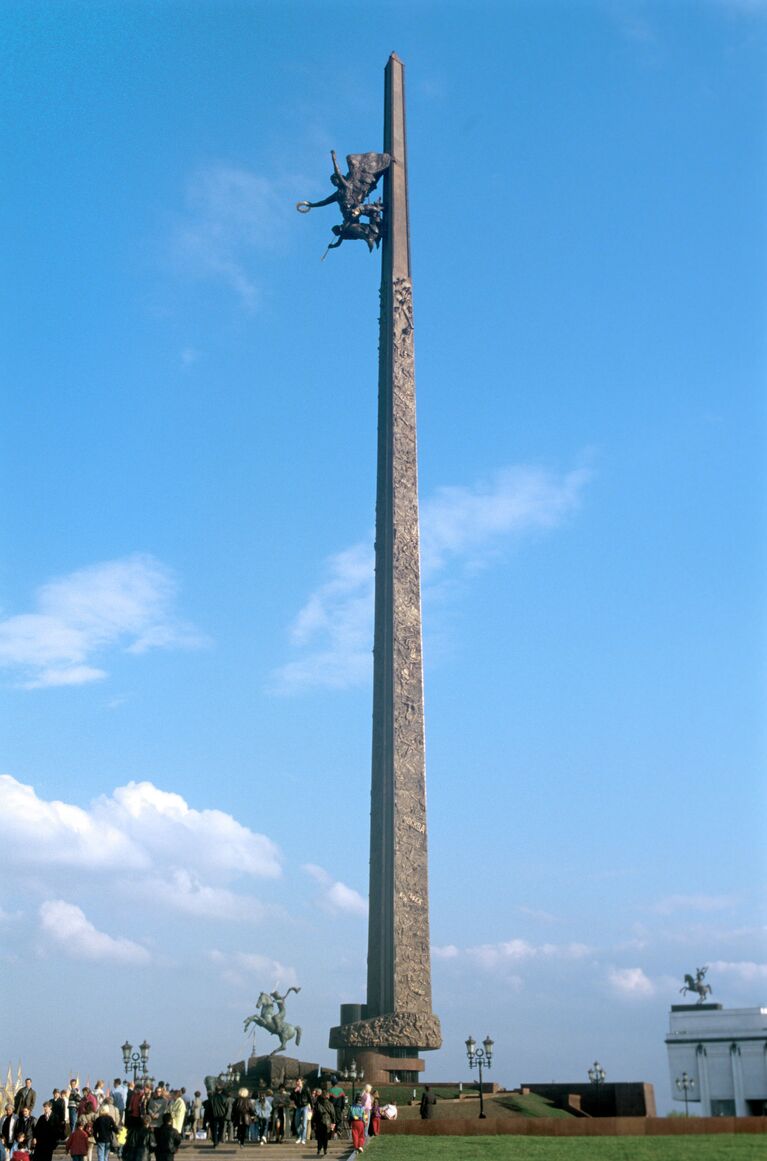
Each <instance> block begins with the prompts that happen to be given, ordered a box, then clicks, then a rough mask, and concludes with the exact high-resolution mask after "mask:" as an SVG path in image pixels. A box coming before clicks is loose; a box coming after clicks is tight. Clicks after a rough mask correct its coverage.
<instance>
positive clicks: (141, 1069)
mask: <svg viewBox="0 0 767 1161" xmlns="http://www.w3.org/2000/svg"><path fill="white" fill-rule="evenodd" d="M151 1047H152V1046H151V1044H147V1042H146V1040H145V1041H144V1043H143V1044H139V1047H138V1052H134V1051H133V1045H132V1044H131V1043H130V1042H129V1041H128V1040H126V1041H125V1043H124V1044H123V1046H122V1048H121V1049H120V1051H121V1052H122V1054H123V1065H124V1066H125V1076H126V1078H127V1076H128V1073H129V1072H133V1080H134V1082H135V1081H137V1080H138V1079H139V1077H140V1078H141V1079H142V1080H144V1079H145V1078H146V1077H147V1076H148V1075H149V1067H148V1066H149V1049H150V1048H151Z"/></svg>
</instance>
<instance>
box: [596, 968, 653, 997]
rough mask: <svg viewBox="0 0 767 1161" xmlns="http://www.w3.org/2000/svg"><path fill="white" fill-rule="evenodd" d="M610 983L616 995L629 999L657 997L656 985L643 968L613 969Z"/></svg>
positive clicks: (609, 972)
mask: <svg viewBox="0 0 767 1161" xmlns="http://www.w3.org/2000/svg"><path fill="white" fill-rule="evenodd" d="M607 979H608V982H609V984H610V986H611V988H612V989H613V992H615V994H616V995H618V996H621V997H624V998H627V999H645V998H647V997H649V996H654V995H655V985H654V984H653V982H652V980H650V979H649V977H648V976H646V975H645V973H644V972H643V971H642V969H641V968H638V967H633V968H611V969H610V970H609V971H608V973H607Z"/></svg>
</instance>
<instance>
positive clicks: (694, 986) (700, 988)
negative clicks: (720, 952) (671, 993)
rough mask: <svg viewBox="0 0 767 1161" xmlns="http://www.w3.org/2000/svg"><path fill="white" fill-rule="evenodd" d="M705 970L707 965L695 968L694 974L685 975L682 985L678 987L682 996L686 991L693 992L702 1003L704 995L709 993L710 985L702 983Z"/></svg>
mask: <svg viewBox="0 0 767 1161" xmlns="http://www.w3.org/2000/svg"><path fill="white" fill-rule="evenodd" d="M707 971H708V967H702V968H696V970H695V975H694V976H691V975H685V977H684V985H683V986H682V987H681V988H680V989H679V991H680V992H681V994H682V995H683V996H684V995H686V994H687V992H695V993H697V996H698V1000H697V1002H698V1003H699V1004H702V1003H703V1001H704V1000H705V998H706V996H710V995H711V985H710V984H704V983H703V980H704V978H705V975H706V972H707Z"/></svg>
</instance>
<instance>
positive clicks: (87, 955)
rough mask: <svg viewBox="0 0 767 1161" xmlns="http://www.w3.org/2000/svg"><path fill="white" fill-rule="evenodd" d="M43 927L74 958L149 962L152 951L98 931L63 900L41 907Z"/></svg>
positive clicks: (54, 942)
mask: <svg viewBox="0 0 767 1161" xmlns="http://www.w3.org/2000/svg"><path fill="white" fill-rule="evenodd" d="M39 914H40V927H41V930H42V932H43V934H44V935H45V936H47V938H48V939H49V940H50V941H51V943H53V944H55V946H56V948H57V950H58V951H59V952H63V953H64V954H65V955H68V956H71V957H72V958H73V959H88V960H107V961H110V962H112V963H128V964H138V965H141V964H147V963H149V960H150V955H149V952H148V951H147V949H146V948H145V947H142V946H141V944H139V943H134V942H133V940H131V939H123V938H115V937H114V936H112V935H107V934H106V933H105V932H103V931H98V930H97V929H96V928H95V927H94V925H93V924H92V923H91V922H90V920H89V919H87V918H86V916H85V914H84V912H83V911H82V910H81V909H80V908H79V907H76V906H75V905H74V904H73V903H66V902H65V901H64V900H63V899H48V900H46V901H45V902H44V903H43V904H42V905H41V906H40V912H39Z"/></svg>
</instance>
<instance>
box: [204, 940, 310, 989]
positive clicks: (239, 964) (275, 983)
mask: <svg viewBox="0 0 767 1161" xmlns="http://www.w3.org/2000/svg"><path fill="white" fill-rule="evenodd" d="M208 956H209V959H210V960H211V962H212V963H213V964H215V965H216V967H217V968H218V969H219V970H220V972H221V979H222V981H223V982H224V983H225V984H227V985H229V986H230V987H233V988H238V989H245V988H248V989H249V990H253V986H254V980H255V981H258V983H257V985H256V986H257V987H258V989H259V991H260V990H261V988H262V987H263V988H265V989H266V990H272V991H276V990H277V989H281V990H282V991H283V992H284V990H285V988H294V987H296V986H297V976H296V972H295V969H294V968H292V967H286V965H285V964H283V963H280V961H279V960H276V959H272V958H271V957H270V956H268V955H261V954H260V953H258V952H244V951H239V952H223V951H219V950H218V949H216V948H214V949H213V950H212V951H210V952H209V953H208Z"/></svg>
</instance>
